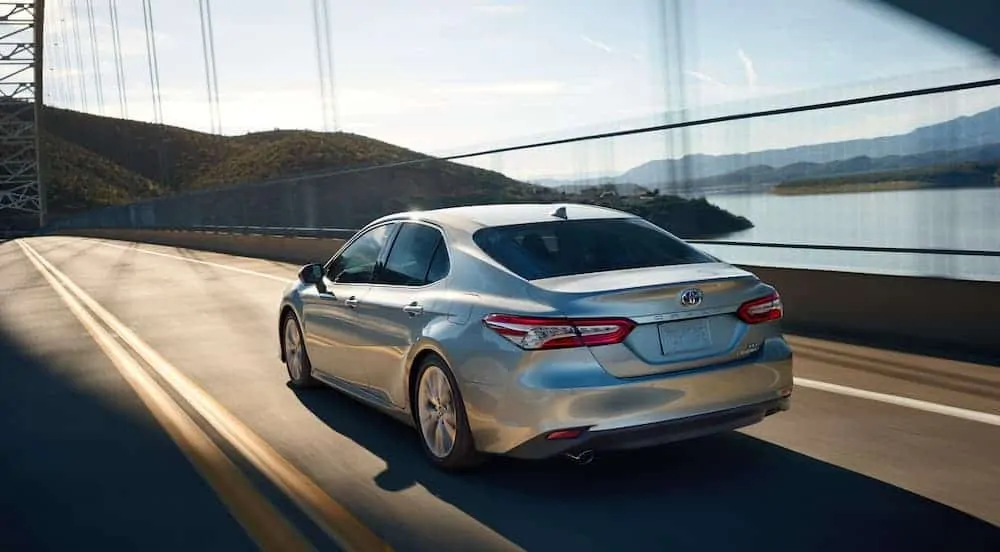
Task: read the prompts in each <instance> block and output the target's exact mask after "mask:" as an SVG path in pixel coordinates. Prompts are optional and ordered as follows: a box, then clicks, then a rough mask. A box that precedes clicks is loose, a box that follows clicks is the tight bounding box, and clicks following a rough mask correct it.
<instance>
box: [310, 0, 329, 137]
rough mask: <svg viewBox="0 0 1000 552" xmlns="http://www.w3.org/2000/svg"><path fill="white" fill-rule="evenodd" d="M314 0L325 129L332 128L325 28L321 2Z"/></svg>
mask: <svg viewBox="0 0 1000 552" xmlns="http://www.w3.org/2000/svg"><path fill="white" fill-rule="evenodd" d="M321 1H322V0H313V3H312V4H313V30H314V32H315V33H316V64H317V66H318V67H319V96H320V101H321V104H320V105H321V107H322V110H323V130H330V114H329V112H330V105H329V102H328V101H327V86H326V83H327V81H326V67H327V66H326V64H324V63H323V30H322V24H321V21H322V18H321V17H320V2H321Z"/></svg>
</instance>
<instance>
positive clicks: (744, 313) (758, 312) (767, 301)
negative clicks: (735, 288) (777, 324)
mask: <svg viewBox="0 0 1000 552" xmlns="http://www.w3.org/2000/svg"><path fill="white" fill-rule="evenodd" d="M784 313H785V311H784V309H783V308H782V306H781V297H780V296H779V295H778V294H777V293H772V294H771V295H768V296H767V297H761V298H760V299H754V300H753V301H747V302H746V303H743V304H742V305H740V309H739V310H738V311H736V316H738V317H740V320H742V321H744V322H746V323H747V324H760V323H761V322H770V321H771V320H779V319H780V318H781V317H782V316H783V315H784Z"/></svg>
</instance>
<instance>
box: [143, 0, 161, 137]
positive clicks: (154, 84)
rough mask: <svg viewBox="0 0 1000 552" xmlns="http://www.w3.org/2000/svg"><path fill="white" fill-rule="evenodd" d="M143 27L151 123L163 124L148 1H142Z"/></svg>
mask: <svg viewBox="0 0 1000 552" xmlns="http://www.w3.org/2000/svg"><path fill="white" fill-rule="evenodd" d="M142 17H143V26H144V27H145V30H146V64H147V65H148V66H149V86H150V88H151V89H152V95H153V121H154V122H156V123H157V124H163V106H162V104H161V103H160V66H159V63H158V62H157V59H156V28H155V26H154V25H153V7H152V6H151V5H150V2H149V0H142Z"/></svg>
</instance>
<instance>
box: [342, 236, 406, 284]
mask: <svg viewBox="0 0 1000 552" xmlns="http://www.w3.org/2000/svg"><path fill="white" fill-rule="evenodd" d="M392 228H393V225H392V224H384V225H382V226H377V227H375V228H372V229H371V230H369V231H367V232H366V233H364V234H362V235H361V236H360V237H359V238H357V239H356V240H354V241H353V242H351V245H349V246H347V248H346V249H344V250H343V251H342V252H341V253H340V255H338V256H337V258H336V259H334V260H333V262H332V263H330V268H329V269H328V270H327V277H328V278H330V279H331V280H333V281H334V282H337V283H342V284H367V283H370V282H371V281H372V276H373V275H374V272H375V265H376V264H377V263H378V258H379V253H381V252H382V248H383V247H385V242H386V240H387V239H388V238H389V236H390V235H391V233H392Z"/></svg>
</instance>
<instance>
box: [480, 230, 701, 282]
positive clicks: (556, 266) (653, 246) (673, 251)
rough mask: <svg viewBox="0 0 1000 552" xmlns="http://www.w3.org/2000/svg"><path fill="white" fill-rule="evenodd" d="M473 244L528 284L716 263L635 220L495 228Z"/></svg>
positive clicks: (661, 232)
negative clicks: (573, 277)
mask: <svg viewBox="0 0 1000 552" xmlns="http://www.w3.org/2000/svg"><path fill="white" fill-rule="evenodd" d="M473 240H474V241H475V242H476V245H478V246H479V248H480V249H482V250H483V251H484V252H486V254H488V255H489V256H491V257H493V259H494V260H496V261H497V262H499V263H500V264H502V265H503V266H505V267H506V268H507V269H508V270H510V271H512V272H514V273H515V274H517V275H519V276H521V277H522V278H525V279H527V280H538V279H543V278H555V277H558V276H571V275H576V274H588V273H594V272H608V271H613V270H626V269H630V268H647V267H655V266H670V265H680V264H695V263H711V262H717V260H716V259H715V258H713V257H711V256H710V255H707V254H705V253H702V252H701V251H698V250H697V249H695V248H694V247H692V246H690V245H688V244H687V243H685V242H683V241H681V240H680V239H678V238H675V237H673V236H672V235H671V234H669V233H667V232H666V231H664V230H662V229H661V228H659V227H658V226H655V225H653V224H652V223H650V222H648V221H646V220H643V219H639V218H623V219H589V220H564V221H551V222H538V223H529V224H517V225H510V226H494V227H490V228H483V229H480V230H477V231H476V233H475V234H474V235H473Z"/></svg>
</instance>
